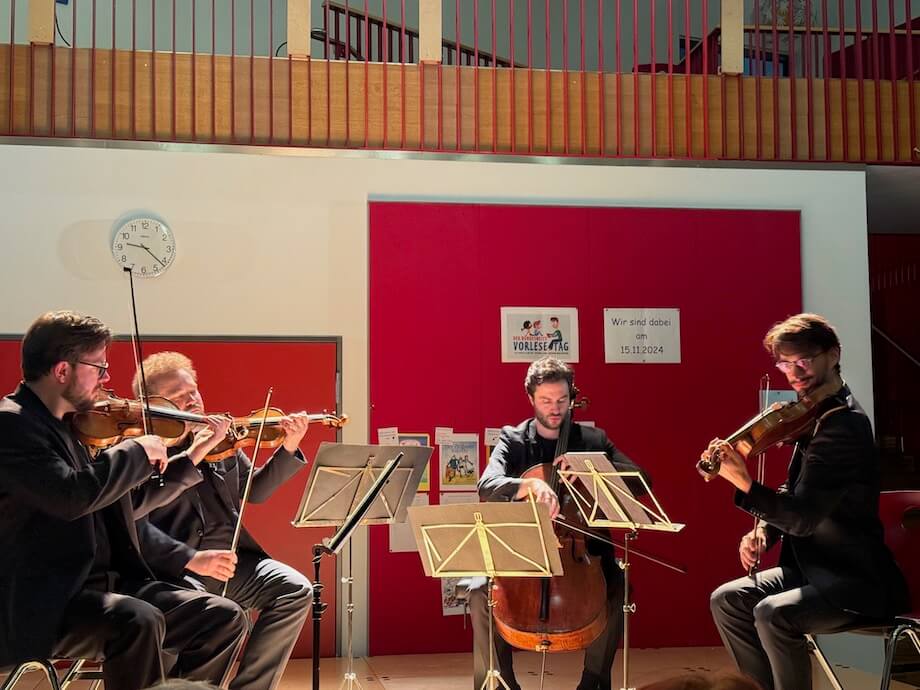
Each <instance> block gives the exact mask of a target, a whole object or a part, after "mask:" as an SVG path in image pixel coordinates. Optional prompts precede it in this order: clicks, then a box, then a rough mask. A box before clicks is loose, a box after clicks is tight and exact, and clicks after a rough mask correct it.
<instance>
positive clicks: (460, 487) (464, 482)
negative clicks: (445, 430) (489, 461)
mask: <svg viewBox="0 0 920 690" xmlns="http://www.w3.org/2000/svg"><path fill="white" fill-rule="evenodd" d="M438 455H439V464H440V468H441V491H475V490H476V483H477V482H478V481H479V434H453V435H452V436H451V439H450V442H449V443H445V444H443V445H441V447H440V452H439V453H438Z"/></svg>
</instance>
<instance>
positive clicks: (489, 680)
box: [479, 577, 511, 690]
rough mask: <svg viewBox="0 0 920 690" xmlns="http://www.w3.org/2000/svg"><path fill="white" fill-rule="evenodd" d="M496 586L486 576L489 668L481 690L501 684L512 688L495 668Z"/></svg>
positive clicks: (494, 689)
mask: <svg viewBox="0 0 920 690" xmlns="http://www.w3.org/2000/svg"><path fill="white" fill-rule="evenodd" d="M494 587H495V581H494V580H493V579H492V578H491V577H489V578H486V590H487V591H488V593H489V600H488V604H487V605H488V607H489V670H488V671H487V672H486V677H485V679H484V680H483V681H482V685H480V686H479V690H496V689H497V688H498V687H499V686H501V687H503V688H504V689H505V690H511V688H510V687H509V686H508V684H507V683H506V682H505V679H504V678H502V674H501V671H499V670H498V669H497V668H495V616H494V615H493V613H494V610H495V600H494V599H493V598H492V590H493V589H494Z"/></svg>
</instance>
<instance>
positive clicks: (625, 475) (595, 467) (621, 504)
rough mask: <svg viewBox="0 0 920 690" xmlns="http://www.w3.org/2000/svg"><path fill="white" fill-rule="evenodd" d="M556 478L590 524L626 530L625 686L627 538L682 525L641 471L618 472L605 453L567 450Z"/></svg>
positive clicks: (625, 670) (626, 600)
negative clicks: (641, 493) (641, 494)
mask: <svg viewBox="0 0 920 690" xmlns="http://www.w3.org/2000/svg"><path fill="white" fill-rule="evenodd" d="M563 460H564V463H563V467H564V466H565V465H568V469H560V470H559V478H560V480H561V481H562V483H563V484H565V486H566V487H567V488H568V490H569V492H570V493H571V495H572V497H573V498H574V500H575V503H576V505H577V506H578V510H579V511H580V512H581V515H582V517H583V518H584V520H585V523H587V524H588V525H589V526H590V527H610V528H615V529H625V530H627V532H626V534H625V535H624V536H625V539H624V540H623V544H624V546H623V559H622V561H621V562H620V568H622V570H623V591H624V595H623V597H624V598H623V687H622V688H621V690H635V688H630V687H629V616H630V614H633V613H635V612H636V605H635V603H630V601H629V542H630V541H635V540H636V539H638V538H639V531H640V530H650V531H655V532H680V531H681V530H682V529H683V528H684V525H682V524H680V523H677V522H671V520H670V518H668V516H667V514H666V513H665V512H664V508H662V507H661V504H660V503H659V502H658V499H657V498H655V494H653V493H652V490H651V489H650V488H649V485H648V484H647V483H646V482H645V478H644V477H643V476H642V473H641V472H635V471H633V472H619V471H617V470H616V469H615V468H614V467H613V465H612V464H611V462H610V458H608V457H607V455H606V454H605V453H576V452H570V453H566V454H565V455H564V456H563ZM625 480H633V481H638V482H640V483H641V485H642V487H643V489H644V490H645V496H647V497H648V498H647V503H650V504H651V505H647V504H646V503H643V502H641V501H640V500H639V499H638V498H637V497H636V496H635V495H634V494H633V492H632V491H631V490H630V488H629V487H628V486H627V484H626V481H625Z"/></svg>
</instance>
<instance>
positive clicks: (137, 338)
mask: <svg viewBox="0 0 920 690" xmlns="http://www.w3.org/2000/svg"><path fill="white" fill-rule="evenodd" d="M124 271H125V272H126V273H127V274H128V284H129V285H130V288H131V320H132V322H133V323H134V330H133V331H132V333H131V350H132V351H133V352H134V366H135V368H136V369H137V371H139V372H140V384H141V385H140V389H141V390H140V394H141V406H142V409H143V411H144V412H143V414H142V415H141V420H142V421H143V425H144V435H145V436H146V435H147V434H149V433H150V431H151V430H152V429H153V417H152V415H151V414H150V400H149V398H148V397H147V377H146V376H145V375H144V367H143V366H142V364H143V361H144V354H143V352H142V350H141V332H140V328H138V325H137V301H136V299H135V297H134V273H133V272H132V270H131V268H129V267H128V266H125V267H124ZM150 478H151V479H152V480H154V481H155V482H156V483H157V485H159V486H160V487H162V486H164V485H165V484H166V482H165V480H164V479H163V473H162V472H160V468H159V467H157V468H155V469H154V471H153V474H151V475H150Z"/></svg>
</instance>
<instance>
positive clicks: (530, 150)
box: [458, 0, 909, 153]
mask: <svg viewBox="0 0 920 690" xmlns="http://www.w3.org/2000/svg"><path fill="white" fill-rule="evenodd" d="M908 1H909V0H908ZM458 2H459V0H458ZM533 121H534V117H533V1H532V0H527V153H533Z"/></svg>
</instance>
